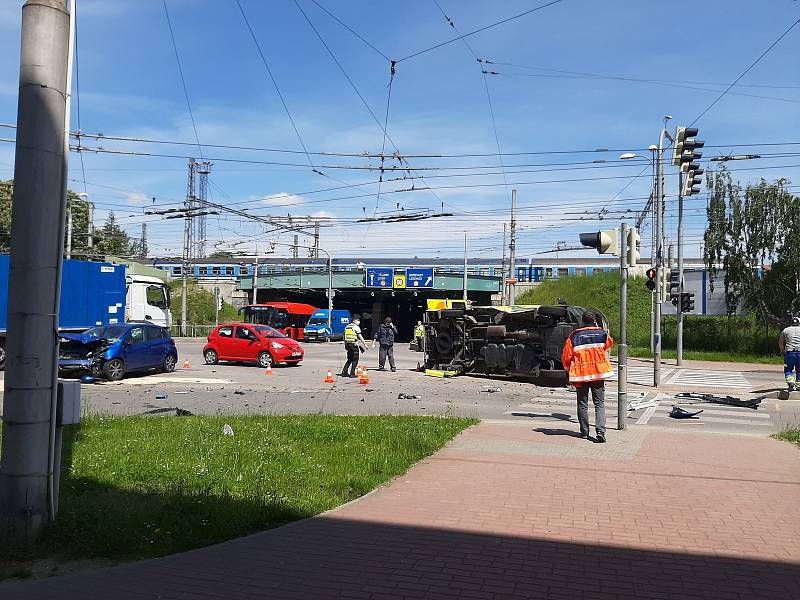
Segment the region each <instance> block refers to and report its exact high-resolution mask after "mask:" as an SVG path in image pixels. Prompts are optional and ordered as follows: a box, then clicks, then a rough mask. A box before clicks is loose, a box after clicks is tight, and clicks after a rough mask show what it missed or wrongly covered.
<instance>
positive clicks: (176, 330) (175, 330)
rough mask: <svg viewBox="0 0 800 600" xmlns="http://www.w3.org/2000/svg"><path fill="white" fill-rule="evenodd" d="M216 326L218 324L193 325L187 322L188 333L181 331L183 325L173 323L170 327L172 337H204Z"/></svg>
mask: <svg viewBox="0 0 800 600" xmlns="http://www.w3.org/2000/svg"><path fill="white" fill-rule="evenodd" d="M214 327H216V325H192V324H191V323H187V324H186V335H183V334H182V333H181V326H180V325H172V326H171V327H170V334H171V335H172V337H196V338H203V337H208V334H209V333H211V331H212V330H213V329H214Z"/></svg>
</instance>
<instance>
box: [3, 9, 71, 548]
mask: <svg viewBox="0 0 800 600" xmlns="http://www.w3.org/2000/svg"><path fill="white" fill-rule="evenodd" d="M69 32H70V18H69V14H68V12H67V8H66V2H65V0H37V1H36V2H33V1H31V0H28V1H26V2H25V5H24V6H23V7H22V36H21V37H22V46H21V54H20V78H19V101H18V110H17V144H16V150H15V152H16V154H15V162H14V164H15V167H14V203H13V208H12V222H11V258H10V272H9V286H8V288H9V289H8V330H7V335H6V350H7V357H8V358H7V363H6V374H5V396H4V409H3V441H2V463H0V540H2V544H3V546H4V547H13V546H21V545H27V544H30V543H32V542H34V541H35V540H36V539H37V537H38V536H39V534H40V533H41V532H42V530H43V528H44V527H45V525H46V524H47V523H48V520H49V519H50V518H51V516H52V514H51V513H52V512H53V510H54V506H53V504H52V496H51V493H52V492H53V487H54V486H53V480H52V472H53V471H52V468H51V466H52V464H53V463H54V456H53V453H54V451H55V444H54V436H53V435H51V433H52V430H51V429H52V428H54V426H55V422H54V419H53V416H54V415H53V413H54V412H55V404H54V402H55V399H56V393H57V378H58V369H57V364H58V336H57V333H56V332H57V330H58V312H59V302H60V296H59V292H60V278H61V268H62V262H63V256H64V224H65V212H66V202H65V197H66V195H65V184H66V178H67V176H66V169H67V162H66V161H67V154H66V152H65V135H67V132H65V130H64V129H65V128H64V123H65V119H67V118H68V115H67V112H66V95H67V89H66V88H67V85H68V78H67V73H68V70H69V69H68V54H69Z"/></svg>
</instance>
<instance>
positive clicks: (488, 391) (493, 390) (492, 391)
mask: <svg viewBox="0 0 800 600" xmlns="http://www.w3.org/2000/svg"><path fill="white" fill-rule="evenodd" d="M502 391H503V390H502V389H500V388H499V387H488V388H484V389H482V390H478V393H479V394H496V393H497V392H502Z"/></svg>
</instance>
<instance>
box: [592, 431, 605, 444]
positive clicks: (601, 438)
mask: <svg viewBox="0 0 800 600" xmlns="http://www.w3.org/2000/svg"><path fill="white" fill-rule="evenodd" d="M594 441H595V442H597V443H598V444H605V443H606V434H605V433H600V432H599V431H598V432H597V437H595V439H594Z"/></svg>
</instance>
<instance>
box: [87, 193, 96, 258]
mask: <svg viewBox="0 0 800 600" xmlns="http://www.w3.org/2000/svg"><path fill="white" fill-rule="evenodd" d="M86 205H87V208H88V211H89V215H88V220H87V221H86V234H87V235H88V236H89V237H88V239H87V240H86V245H87V246H89V248H93V247H94V202H87V203H86Z"/></svg>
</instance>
